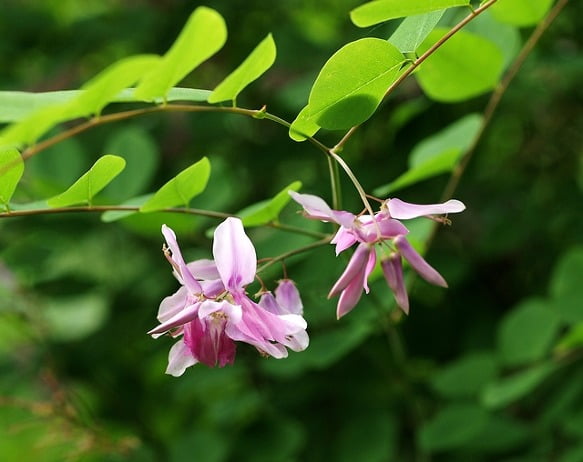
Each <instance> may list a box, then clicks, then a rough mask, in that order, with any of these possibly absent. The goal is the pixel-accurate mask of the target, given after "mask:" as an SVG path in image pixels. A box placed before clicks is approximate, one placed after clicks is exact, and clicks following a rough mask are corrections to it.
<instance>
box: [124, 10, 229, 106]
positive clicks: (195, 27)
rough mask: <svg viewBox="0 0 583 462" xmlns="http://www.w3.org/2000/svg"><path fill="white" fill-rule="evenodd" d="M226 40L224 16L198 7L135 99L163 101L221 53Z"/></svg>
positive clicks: (138, 88) (140, 86) (145, 78)
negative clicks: (198, 67)
mask: <svg viewBox="0 0 583 462" xmlns="http://www.w3.org/2000/svg"><path fill="white" fill-rule="evenodd" d="M226 40H227V28H226V26H225V21H224V19H223V18H222V17H221V15H220V14H219V13H217V12H216V11H215V10H212V9H210V8H207V7H204V6H201V7H198V8H197V9H196V10H194V12H193V13H192V14H191V15H190V17H189V18H188V21H187V22H186V25H185V26H184V28H183V29H182V31H181V32H180V35H179V36H178V38H177V39H176V41H175V42H174V44H173V45H172V46H171V47H170V49H169V50H168V52H167V53H166V54H165V55H164V56H163V57H162V60H161V61H160V63H159V64H158V65H157V66H155V67H154V68H153V69H152V70H151V71H150V72H148V73H147V74H146V75H145V76H144V78H143V79H142V81H141V82H140V83H139V85H138V87H137V88H136V92H135V95H136V98H141V99H144V100H153V99H155V98H159V97H162V98H164V97H165V96H166V95H167V93H168V91H169V90H170V89H171V88H172V87H173V86H174V85H176V84H177V83H178V82H180V81H181V80H182V79H183V78H184V77H186V75H187V74H188V73H190V72H191V71H192V70H193V69H195V68H196V67H197V66H198V65H199V64H201V63H202V62H203V61H206V60H207V59H208V58H210V57H211V56H212V55H214V54H215V53H216V52H217V51H219V50H220V49H221V47H222V46H223V44H224V43H225V41H226Z"/></svg>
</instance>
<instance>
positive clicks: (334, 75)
mask: <svg viewBox="0 0 583 462" xmlns="http://www.w3.org/2000/svg"><path fill="white" fill-rule="evenodd" d="M404 61H405V60H404V58H403V55H402V54H401V53H400V52H399V50H397V49H396V48H395V47H394V46H393V45H391V44H390V43H388V42H387V41H386V40H381V39H377V38H364V39H360V40H357V41H355V42H351V43H349V44H347V45H345V46H344V47H342V48H341V49H340V50H338V51H337V52H336V53H334V55H332V57H331V58H330V59H329V60H328V61H327V62H326V64H325V65H324V67H323V68H322V70H321V71H320V74H319V75H318V77H317V78H316V81H315V82H314V86H313V87H312V90H311V92H310V97H309V99H308V105H307V107H306V108H304V109H303V110H302V112H301V113H300V114H301V115H302V117H301V118H300V117H298V118H297V119H296V120H295V121H294V122H293V123H292V126H291V128H290V134H291V133H292V132H294V131H295V132H299V133H301V130H299V129H298V124H299V125H301V126H305V125H306V124H307V125H308V126H310V125H311V126H313V124H316V125H318V126H319V127H322V128H328V129H331V130H338V129H346V128H350V127H352V126H354V125H358V124H359V123H362V122H364V121H365V120H367V119H368V118H369V117H370V116H371V115H372V114H373V112H374V111H375V109H376V108H377V107H378V105H379V104H380V102H381V100H382V99H383V96H384V94H385V92H386V91H387V89H388V87H389V86H390V85H391V83H393V82H394V81H395V79H396V78H397V76H398V74H399V70H400V68H401V65H402V64H403V62H404Z"/></svg>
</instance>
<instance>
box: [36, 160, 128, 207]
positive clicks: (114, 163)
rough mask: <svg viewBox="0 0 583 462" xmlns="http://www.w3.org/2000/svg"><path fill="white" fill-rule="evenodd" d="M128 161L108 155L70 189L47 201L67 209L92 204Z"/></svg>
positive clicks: (51, 204)
mask: <svg viewBox="0 0 583 462" xmlns="http://www.w3.org/2000/svg"><path fill="white" fill-rule="evenodd" d="M125 165H126V161H125V160H124V159H123V158H121V157H119V156H113V155H111V154H107V155H105V156H103V157H100V158H99V159H97V162H95V163H94V164H93V166H92V167H91V168H90V169H89V170H88V171H87V173H85V174H84V175H83V176H82V177H81V178H79V179H78V180H77V181H75V183H73V184H72V185H71V186H70V187H69V189H67V190H66V191H64V192H62V193H61V194H59V195H58V196H55V197H53V198H51V199H49V200H48V201H47V204H48V205H49V206H50V207H67V206H69V205H74V204H82V203H91V200H92V199H93V197H94V196H95V195H96V194H97V193H98V192H99V191H101V190H102V189H103V188H105V186H107V185H108V184H109V183H110V182H111V181H112V180H113V179H114V178H115V177H116V176H117V175H119V173H120V172H121V171H122V170H123V169H124V167H125Z"/></svg>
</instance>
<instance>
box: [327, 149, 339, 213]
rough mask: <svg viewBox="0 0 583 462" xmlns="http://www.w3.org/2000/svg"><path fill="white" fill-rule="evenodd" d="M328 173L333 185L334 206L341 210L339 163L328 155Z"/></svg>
mask: <svg viewBox="0 0 583 462" xmlns="http://www.w3.org/2000/svg"><path fill="white" fill-rule="evenodd" d="M327 159H328V173H329V174H330V186H331V187H332V208H333V209H335V210H340V208H341V207H342V205H341V204H342V196H341V194H342V191H341V190H340V176H339V175H338V164H337V163H335V162H332V157H331V156H328V157H327Z"/></svg>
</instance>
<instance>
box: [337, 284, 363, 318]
mask: <svg viewBox="0 0 583 462" xmlns="http://www.w3.org/2000/svg"><path fill="white" fill-rule="evenodd" d="M362 285H363V281H362V279H356V278H355V279H353V280H352V282H351V283H350V284H348V286H347V287H346V288H345V289H344V290H343V291H342V293H341V294H340V298H339V299H338V306H337V307H336V317H337V318H338V319H340V318H341V317H342V316H344V315H345V314H347V313H349V312H350V311H351V310H352V309H353V308H354V307H355V306H356V304H357V303H358V301H359V300H360V297H361V296H362V291H363V286H362Z"/></svg>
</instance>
